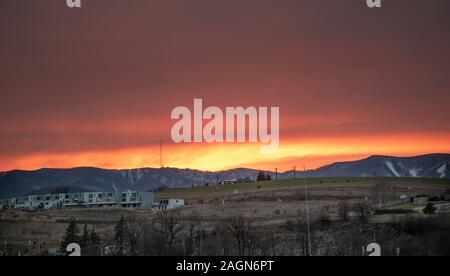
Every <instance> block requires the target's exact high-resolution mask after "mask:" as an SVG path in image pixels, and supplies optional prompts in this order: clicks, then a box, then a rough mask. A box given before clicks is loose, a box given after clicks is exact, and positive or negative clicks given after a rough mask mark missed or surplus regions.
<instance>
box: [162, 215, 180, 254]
mask: <svg viewBox="0 0 450 276" xmlns="http://www.w3.org/2000/svg"><path fill="white" fill-rule="evenodd" d="M156 222H157V224H158V227H159V232H160V233H161V234H162V235H163V238H164V242H165V245H166V247H167V249H168V250H169V253H170V254H173V251H174V250H173V249H174V243H175V240H176V238H177V236H178V235H179V234H180V233H181V232H183V225H182V224H181V219H180V217H179V216H178V215H177V214H176V213H175V212H173V211H162V212H160V213H159V214H158V215H157V217H156Z"/></svg>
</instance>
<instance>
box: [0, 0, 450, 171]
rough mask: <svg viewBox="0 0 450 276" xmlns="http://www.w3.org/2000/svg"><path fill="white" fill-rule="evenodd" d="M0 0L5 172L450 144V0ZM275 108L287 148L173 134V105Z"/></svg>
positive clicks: (430, 148)
mask: <svg viewBox="0 0 450 276" xmlns="http://www.w3.org/2000/svg"><path fill="white" fill-rule="evenodd" d="M82 4H83V7H82V8H81V9H69V8H67V7H66V4H65V1H64V0H41V1H31V0H2V1H1V2H0V37H1V43H0V61H1V66H0V80H1V81H0V171H7V170H14V169H25V170H34V169H39V168H43V167H45V168H49V167H52V168H68V167H77V166H95V167H103V168H112V169H118V168H139V167H159V166H160V154H159V152H160V148H159V145H160V144H159V141H160V140H162V141H163V143H162V145H163V146H162V149H163V155H162V156H163V158H162V163H163V165H164V166H170V167H180V168H193V169H201V170H213V171H217V170H222V169H229V168H236V167H251V168H255V169H268V170H274V169H275V168H278V169H279V171H284V170H289V169H291V168H292V167H293V166H297V167H301V166H303V164H306V166H307V167H308V168H317V167H320V166H323V165H325V164H329V163H332V162H335V161H345V160H355V159H360V158H365V157H368V156H370V155H373V154H384V155H397V156H413V155H419V154H425V153H436V152H442V153H449V152H450V121H449V118H450V108H449V104H448V103H449V102H450V91H449V87H450V68H449V66H450V51H449V49H450V36H449V33H450V17H449V16H448V14H450V2H449V1H448V0H432V1H421V0H396V1H383V7H382V8H380V9H369V8H367V7H366V4H365V1H363V0H348V1H335V0H302V1H300V0H280V1H273V0H270V1H269V0H246V1H241V0H227V1H210V0H192V1H184V0H170V1H167V0H152V1H148V0H132V1H125V0H95V1H94V0H83V1H82ZM195 98H202V99H203V104H204V106H218V107H221V108H223V109H224V108H225V107H227V106H243V107H248V106H255V107H258V106H268V107H272V106H277V107H280V147H279V150H278V151H277V152H276V153H272V154H263V153H261V152H260V145H259V144H253V143H235V144H222V143H215V144H207V143H200V144H187V143H182V144H175V143H173V142H172V141H171V137H170V131H171V128H172V126H173V124H174V123H175V121H174V120H171V118H170V115H171V111H172V109H173V108H175V107H177V106H187V107H189V108H191V110H192V108H193V100H194V99H195Z"/></svg>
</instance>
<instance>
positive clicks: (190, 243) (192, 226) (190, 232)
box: [184, 213, 203, 255]
mask: <svg viewBox="0 0 450 276" xmlns="http://www.w3.org/2000/svg"><path fill="white" fill-rule="evenodd" d="M184 220H185V225H186V232H187V240H185V255H192V254H193V253H194V251H195V241H196V240H198V238H199V236H201V235H202V234H203V233H198V232H199V231H202V229H199V228H201V227H200V226H201V224H202V223H203V218H202V217H201V216H200V215H198V214H197V213H190V214H189V215H187V216H186V217H185V218H184ZM198 234H200V235H198ZM200 238H201V237H200ZM199 242H202V241H201V240H200V241H199Z"/></svg>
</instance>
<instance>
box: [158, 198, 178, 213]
mask: <svg viewBox="0 0 450 276" xmlns="http://www.w3.org/2000/svg"><path fill="white" fill-rule="evenodd" d="M183 206H184V199H181V198H161V199H158V204H157V207H158V210H170V209H176V208H181V207H183Z"/></svg>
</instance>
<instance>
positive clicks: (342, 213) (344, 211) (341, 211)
mask: <svg viewBox="0 0 450 276" xmlns="http://www.w3.org/2000/svg"><path fill="white" fill-rule="evenodd" d="M349 212H350V205H349V204H348V201H347V200H343V201H341V202H340V203H339V205H338V215H339V217H340V218H341V219H342V220H343V221H348V219H349V217H348V213H349Z"/></svg>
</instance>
